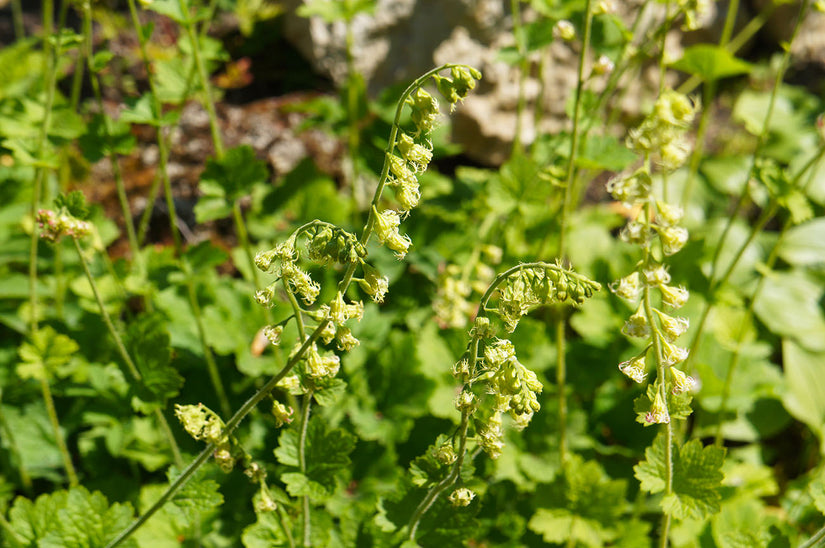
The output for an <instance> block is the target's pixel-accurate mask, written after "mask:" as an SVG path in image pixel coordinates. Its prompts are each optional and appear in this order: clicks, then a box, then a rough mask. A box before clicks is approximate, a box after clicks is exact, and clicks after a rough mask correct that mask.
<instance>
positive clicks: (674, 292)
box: [659, 284, 690, 308]
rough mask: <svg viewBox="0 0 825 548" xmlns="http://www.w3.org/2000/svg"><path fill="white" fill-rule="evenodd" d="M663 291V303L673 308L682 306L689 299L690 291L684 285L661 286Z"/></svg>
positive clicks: (660, 289) (660, 288)
mask: <svg viewBox="0 0 825 548" xmlns="http://www.w3.org/2000/svg"><path fill="white" fill-rule="evenodd" d="M659 291H661V292H662V303H664V304H665V306H669V307H671V308H681V307H682V306H683V305H684V304H685V303H686V302H687V300H688V297H689V296H690V293H689V292H688V290H687V289H685V288H684V287H682V286H679V287H673V286H670V285H664V284H663V285H661V286H659Z"/></svg>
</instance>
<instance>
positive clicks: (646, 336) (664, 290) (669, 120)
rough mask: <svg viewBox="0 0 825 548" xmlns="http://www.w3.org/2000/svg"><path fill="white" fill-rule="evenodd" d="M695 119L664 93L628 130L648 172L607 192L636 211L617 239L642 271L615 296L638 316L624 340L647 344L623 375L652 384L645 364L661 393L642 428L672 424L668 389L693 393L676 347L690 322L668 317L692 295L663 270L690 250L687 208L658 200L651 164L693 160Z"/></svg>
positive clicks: (690, 105) (683, 103) (615, 286)
mask: <svg viewBox="0 0 825 548" xmlns="http://www.w3.org/2000/svg"><path fill="white" fill-rule="evenodd" d="M695 114H696V105H695V103H694V102H693V101H691V100H690V99H689V98H688V97H685V96H684V95H681V94H678V93H676V92H674V91H671V90H667V91H665V92H663V93H662V95H661V96H660V97H659V99H658V100H657V101H656V105H655V106H654V109H653V112H652V113H651V114H650V115H649V116H648V117H647V118H646V119H645V120H644V121H643V122H642V124H641V126H639V127H638V128H636V129H634V130H631V132H630V136H629V137H628V146H630V147H631V148H633V149H634V150H635V151H637V152H639V153H640V154H642V155H643V157H644V160H645V161H644V162H643V165H642V166H641V167H640V168H638V169H637V170H636V171H634V172H633V173H630V174H629V175H621V176H619V177H616V178H614V179H613V180H611V181H610V182H608V185H607V189H608V191H609V192H610V193H611V194H612V196H613V198H615V199H616V200H618V201H620V202H623V203H624V204H626V205H627V206H630V207H632V208H634V210H635V211H637V214H636V216H635V218H631V219H630V220H629V222H628V223H627V225H626V226H625V227H624V228H623V229H622V231H621V233H620V237H621V239H622V240H624V241H625V242H627V243H630V244H633V245H638V246H640V247H641V248H642V249H643V254H644V260H643V261H641V262H640V263H639V266H638V267H637V269H636V270H635V271H633V272H631V273H630V274H628V275H627V276H625V277H623V278H621V279H619V280H616V281H615V282H613V283H612V284H611V285H610V289H611V291H613V293H615V294H616V295H617V296H618V297H621V298H622V299H624V300H626V301H629V302H631V303H632V304H633V306H634V309H635V312H634V313H633V314H632V315H631V316H630V317H629V318H628V319H627V321H626V322H625V324H624V326H623V327H622V333H624V334H625V335H626V336H628V337H631V338H638V339H642V340H644V341H647V344H646V345H645V349H644V350H643V351H642V352H641V353H639V354H637V355H636V356H634V357H632V358H631V359H629V360H627V361H624V362H622V363H620V364H619V370H620V371H621V372H622V373H624V374H625V375H627V376H628V377H629V378H631V379H632V380H633V381H635V382H637V383H642V382H644V381H645V379H646V378H647V363H648V360H651V361H653V362H654V363H655V364H657V372H658V374H657V379H656V382H655V386H656V390H655V395H653V396H651V397H649V400H650V401H649V404H650V405H649V411H648V412H646V413H644V421H645V424H657V423H668V422H670V419H671V417H670V414H669V413H668V405H667V404H668V402H667V399H668V398H667V388H666V387H670V390H671V391H672V393H673V394H682V393H684V392H690V391H692V390H693V389H694V388H695V386H696V382H695V381H694V379H693V378H692V377H689V376H687V375H686V374H684V373H683V372H682V371H680V370H679V369H676V368H675V367H674V366H676V365H677V364H679V363H681V362H683V361H685V359H687V356H688V351H687V349H685V348H683V347H681V346H678V345H677V344H676V340H677V339H678V338H679V337H680V336H682V335H683V334H684V333H685V332H686V331H687V330H688V327H689V322H688V319H687V318H684V317H680V316H675V315H672V314H671V313H670V311H672V310H676V309H679V308H681V307H682V306H683V305H684V304H685V303H686V302H687V300H688V296H689V294H688V291H687V289H685V288H684V287H682V286H680V285H675V284H673V283H672V281H671V275H670V273H669V272H668V269H667V268H666V266H665V265H664V264H662V262H661V261H662V260H663V259H664V258H665V257H668V256H670V255H673V254H674V253H678V252H679V251H680V250H681V249H682V248H683V247H684V246H685V244H686V243H687V241H688V231H687V229H685V228H684V227H682V226H681V225H680V223H681V220H682V216H683V212H682V208H680V207H678V206H676V205H673V204H669V203H666V202H664V201H661V200H657V199H655V198H654V196H653V194H654V192H653V184H652V177H651V174H650V162H649V159H650V158H651V157H653V156H655V157H658V158H659V159H660V162H659V163H660V165H661V167H662V169H663V170H664V171H665V172H667V171H671V170H673V169H675V168H676V167H678V166H679V165H681V164H682V163H683V162H684V160H685V158H686V156H687V154H688V153H689V147H688V141H687V137H686V135H687V131H688V129H689V127H690V124H691V123H692V121H693V119H694V116H695ZM655 295H658V296H659V297H660V300H661V307H657V306H654V302H653V297H654V296H655ZM665 310H667V312H666V311H665ZM666 368H670V369H669V370H670V378H671V380H670V381H668V380H667V379H666V378H664V377H665V372H666V370H667V369H666Z"/></svg>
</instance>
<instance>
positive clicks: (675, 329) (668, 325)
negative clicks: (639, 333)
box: [654, 309, 690, 341]
mask: <svg viewBox="0 0 825 548" xmlns="http://www.w3.org/2000/svg"><path fill="white" fill-rule="evenodd" d="M654 311H655V312H656V315H657V316H659V321H660V322H661V323H662V330H663V331H664V334H665V336H666V337H667V339H668V340H669V341H674V340H676V339H678V338H679V337H680V336H682V335H683V334H684V333H685V332H686V331H687V330H688V327H690V320H688V319H687V318H682V317H679V318H674V317H673V316H668V315H667V314H665V313H664V312H660V311H659V310H655V309H654Z"/></svg>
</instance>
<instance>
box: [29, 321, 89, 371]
mask: <svg viewBox="0 0 825 548" xmlns="http://www.w3.org/2000/svg"><path fill="white" fill-rule="evenodd" d="M78 350H80V347H79V346H78V345H77V343H76V342H75V341H74V340H72V339H71V338H70V337H67V336H66V335H63V334H60V333H57V332H56V331H55V330H54V328H52V327H51V326H45V327H43V328H42V329H39V330H37V331H36V332H35V333H34V335H33V336H32V337H31V339H30V340H29V342H25V343H23V344H22V345H21V346H20V349H19V350H18V354H19V355H20V359H21V360H22V363H20V364H18V365H17V374H18V375H19V376H20V378H22V379H37V380H47V379H49V378H50V377H51V376H57V377H60V378H62V377H67V376H68V375H70V374H71V373H72V371H71V369H67V368H66V367H64V366H66V365H67V364H69V362H71V360H72V357H73V356H74V355H75V353H77V351H78Z"/></svg>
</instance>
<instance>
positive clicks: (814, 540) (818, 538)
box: [799, 525, 825, 548]
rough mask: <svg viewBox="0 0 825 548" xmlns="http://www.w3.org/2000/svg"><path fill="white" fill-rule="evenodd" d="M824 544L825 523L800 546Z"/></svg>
mask: <svg viewBox="0 0 825 548" xmlns="http://www.w3.org/2000/svg"><path fill="white" fill-rule="evenodd" d="M823 544H825V525H823V526H822V528H821V529H820V530H819V531H817V532H816V533H814V535H813V536H812V537H811V538H809V539H808V540H807V541H806V542H804V543H802V544H800V545H799V548H814V547H815V546H822V545H823Z"/></svg>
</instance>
